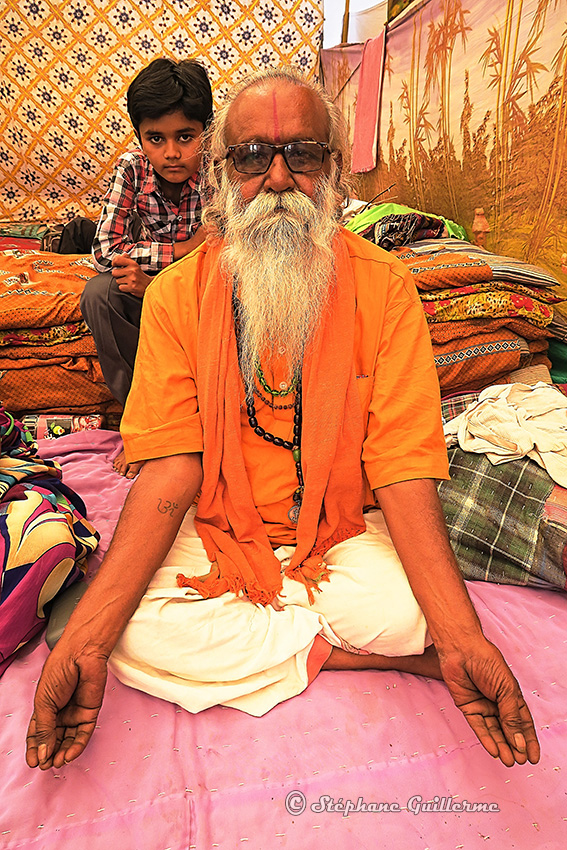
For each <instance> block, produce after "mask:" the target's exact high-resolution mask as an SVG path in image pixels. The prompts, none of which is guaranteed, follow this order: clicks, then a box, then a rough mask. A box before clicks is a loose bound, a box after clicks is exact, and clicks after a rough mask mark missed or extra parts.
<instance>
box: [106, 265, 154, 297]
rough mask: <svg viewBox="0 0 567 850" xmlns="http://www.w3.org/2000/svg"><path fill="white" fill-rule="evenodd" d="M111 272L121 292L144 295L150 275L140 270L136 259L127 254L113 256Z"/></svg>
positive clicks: (138, 295)
mask: <svg viewBox="0 0 567 850" xmlns="http://www.w3.org/2000/svg"><path fill="white" fill-rule="evenodd" d="M112 274H113V276H114V279H115V280H116V283H117V284H118V289H119V290H120V291H121V292H129V293H130V295H136V296H137V297H138V298H143V297H144V292H145V291H146V288H147V286H148V284H149V283H150V281H151V277H150V276H149V275H147V274H146V273H145V272H143V271H142V269H141V268H140V266H139V265H138V263H137V262H136V260H133V259H132V257H129V256H128V255H127V254H119V255H118V256H116V257H114V259H113V260H112Z"/></svg>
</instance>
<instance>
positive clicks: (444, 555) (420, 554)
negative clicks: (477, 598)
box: [375, 479, 482, 651]
mask: <svg viewBox="0 0 567 850" xmlns="http://www.w3.org/2000/svg"><path fill="white" fill-rule="evenodd" d="M375 496H376V498H377V500H378V502H379V504H380V507H381V509H382V511H383V514H384V518H385V520H386V524H387V526H388V530H389V532H390V536H391V537H392V541H393V543H394V546H395V547H396V551H397V553H398V555H399V557H400V560H401V562H402V564H403V566H404V569H405V571H406V574H407V576H408V580H409V582H410V585H411V587H412V590H413V592H414V595H415V597H416V599H417V601H418V603H419V605H420V607H421V609H422V611H423V613H424V615H425V619H426V620H427V625H428V628H429V631H430V634H431V637H432V638H433V640H434V642H435V644H436V646H437V647H438V649H440V650H441V651H442V650H443V648H447V649H450V648H451V647H453V646H456V645H458V644H462V641H463V639H466V638H470V639H476V638H478V637H480V636H481V635H482V631H481V626H480V622H479V619H478V616H477V614H476V612H475V610H474V608H473V605H472V602H471V601H470V597H469V595H468V593H467V589H466V587H465V584H464V582H463V579H462V577H461V574H460V572H459V568H458V565H457V562H456V559H455V556H454V553H453V550H452V548H451V544H450V542H449V537H448V534H447V529H446V525H445V518H444V516H443V511H442V509H441V504H440V502H439V497H438V495H437V488H436V486H435V482H434V481H433V480H430V479H419V480H413V481H403V482H400V483H398V484H391V485H389V486H387V487H382V488H380V489H379V490H376V491H375Z"/></svg>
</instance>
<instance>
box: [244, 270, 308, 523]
mask: <svg viewBox="0 0 567 850" xmlns="http://www.w3.org/2000/svg"><path fill="white" fill-rule="evenodd" d="M232 305H233V313H234V328H235V334H236V340H237V346H238V352H239V354H240V334H239V326H240V301H239V299H238V296H237V294H236V287H233V291H232ZM256 374H257V376H258V380H259V382H260V384H261V386H262V388H263V389H265V390H266V392H268V393H269V394H270V395H271V396H272V401H271V402H270V401H268V399H265V398H264V397H263V396H262V395H261V394H260V392H259V391H258V390H257V389H256V388H254V390H253V391H252V392H251V393H247V395H246V414H247V416H248V423H249V425H250V427H251V428H252V430H253V431H254V433H255V434H257V435H258V436H259V437H261V438H262V439H263V440H265V441H266V442H267V443H272V444H273V445H274V446H280V447H281V448H283V449H287V450H288V451H290V452H291V454H292V457H293V460H294V462H295V474H296V475H297V484H298V486H297V488H296V489H295V490H294V492H293V496H292V498H293V502H294V504H293V507H292V508H290V510H289V511H288V517H289V519H290V520H291V522H293V523H297V521H298V519H299V511H300V508H301V502H302V499H303V492H304V489H305V483H304V480H303V471H302V469H301V413H302V405H301V374H300V373H299V372H296V374H295V375H294V376H293V379H292V381H291V383H290V385H289V387H287V388H286V389H285V390H272V388H271V387H270V386H269V385H268V383H267V382H266V380H265V378H264V373H263V372H262V369H261V367H260V364H259V363H257V364H256ZM294 391H295V402H294V403H293V404H282V405H276V404H274V402H273V399H274V397H275V396H279V397H282V396H286V395H290V394H291V393H292V392H294ZM254 393H255V394H256V395H257V396H258V397H259V398H260V399H261V400H262V401H263V402H264V403H265V404H268V405H270V406H271V407H272V408H276V409H278V410H280V409H282V410H283V409H285V410H289V409H291V408H292V407H293V409H294V414H293V440H292V441H290V440H284V439H283V438H282V437H276V436H275V435H274V434H271V433H270V432H269V431H266V429H265V428H262V426H261V425H260V424H259V423H258V419H257V418H256V407H255V405H254Z"/></svg>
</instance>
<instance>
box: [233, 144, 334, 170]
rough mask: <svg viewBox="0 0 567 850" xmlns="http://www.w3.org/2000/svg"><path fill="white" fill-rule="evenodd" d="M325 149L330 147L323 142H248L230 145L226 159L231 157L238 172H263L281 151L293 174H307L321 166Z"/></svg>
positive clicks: (328, 149) (327, 149)
mask: <svg viewBox="0 0 567 850" xmlns="http://www.w3.org/2000/svg"><path fill="white" fill-rule="evenodd" d="M327 151H330V148H329V145H326V144H325V143H324V142H289V144H287V145H264V144H261V143H259V142H250V143H249V144H246V145H230V147H228V148H227V151H226V159H228V157H229V156H230V157H232V164H233V165H234V167H235V169H236V171H238V173H239V174H265V173H266V171H267V170H268V169H269V167H270V165H271V164H272V162H273V161H274V157H275V155H276V154H277V153H281V155H282V156H283V158H284V161H285V164H286V165H287V167H288V168H289V170H290V171H291V172H292V173H293V174H307V173H308V172H309V171H318V170H319V169H320V168H321V166H322V165H323V159H324V157H325V153H326V152H327Z"/></svg>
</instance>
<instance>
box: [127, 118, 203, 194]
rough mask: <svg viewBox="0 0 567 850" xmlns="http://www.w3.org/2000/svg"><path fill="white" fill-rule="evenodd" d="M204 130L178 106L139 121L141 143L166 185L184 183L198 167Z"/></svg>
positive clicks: (165, 186)
mask: <svg viewBox="0 0 567 850" xmlns="http://www.w3.org/2000/svg"><path fill="white" fill-rule="evenodd" d="M203 130H204V127H203V125H202V124H201V122H200V121H194V120H191V119H189V118H186V117H185V115H184V114H183V112H181V110H179V111H178V112H170V113H169V114H167V115H162V116H161V118H144V120H143V121H141V122H140V131H139V132H140V145H141V147H142V150H143V151H144V153H145V154H146V156H147V157H148V159H149V161H150V162H151V164H152V165H153V167H154V169H155V170H156V172H157V173H158V174H159V176H160V178H161V182H162V185H163V186H164V188H165V189H167V187H168V186H170V185H178V184H179V183H185V181H186V180H188V179H189V178H190V177H193V175H194V174H195V173H196V172H197V171H198V170H199V166H200V164H201V136H202V134H203Z"/></svg>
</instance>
